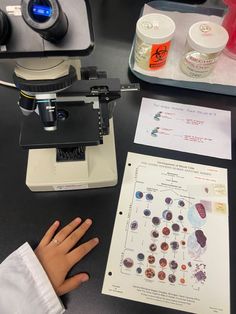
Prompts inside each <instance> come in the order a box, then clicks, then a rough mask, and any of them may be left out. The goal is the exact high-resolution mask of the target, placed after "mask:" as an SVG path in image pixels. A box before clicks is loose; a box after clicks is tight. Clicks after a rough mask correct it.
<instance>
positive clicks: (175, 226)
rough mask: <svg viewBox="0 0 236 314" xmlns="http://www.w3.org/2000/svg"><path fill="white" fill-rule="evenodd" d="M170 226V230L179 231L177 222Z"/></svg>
mask: <svg viewBox="0 0 236 314" xmlns="http://www.w3.org/2000/svg"><path fill="white" fill-rule="evenodd" d="M171 228H172V230H173V231H174V232H179V230H180V226H179V224H177V223H174V224H173V225H172V226H171Z"/></svg>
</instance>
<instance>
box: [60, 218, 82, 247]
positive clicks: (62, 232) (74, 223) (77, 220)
mask: <svg viewBox="0 0 236 314" xmlns="http://www.w3.org/2000/svg"><path fill="white" fill-rule="evenodd" d="M80 223H81V218H79V217H77V218H75V219H74V220H72V221H71V222H70V223H69V224H68V225H66V226H65V227H64V228H63V229H61V230H60V231H59V232H58V233H57V235H56V237H55V238H56V240H57V241H58V243H62V242H63V241H64V240H65V239H66V238H67V237H68V235H69V234H71V232H73V230H75V229H76V228H77V227H78V226H79V224H80Z"/></svg>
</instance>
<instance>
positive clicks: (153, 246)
mask: <svg viewBox="0 0 236 314" xmlns="http://www.w3.org/2000/svg"><path fill="white" fill-rule="evenodd" d="M149 249H150V251H152V252H155V251H156V249H157V246H156V244H155V243H152V244H150V246H149Z"/></svg>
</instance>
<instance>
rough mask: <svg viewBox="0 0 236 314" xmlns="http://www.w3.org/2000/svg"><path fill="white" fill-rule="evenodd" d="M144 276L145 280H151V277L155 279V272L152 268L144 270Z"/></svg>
mask: <svg viewBox="0 0 236 314" xmlns="http://www.w3.org/2000/svg"><path fill="white" fill-rule="evenodd" d="M145 275H146V277H147V278H153V277H155V270H154V269H152V268H147V269H146V270H145Z"/></svg>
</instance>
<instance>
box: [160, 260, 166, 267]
mask: <svg viewBox="0 0 236 314" xmlns="http://www.w3.org/2000/svg"><path fill="white" fill-rule="evenodd" d="M159 264H160V266H161V267H166V265H167V260H166V259H165V258H161V259H160V260H159Z"/></svg>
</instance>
